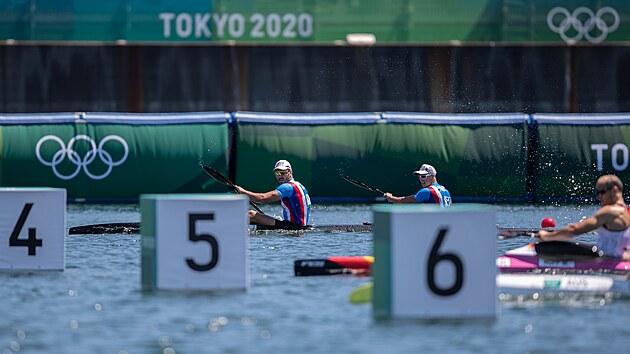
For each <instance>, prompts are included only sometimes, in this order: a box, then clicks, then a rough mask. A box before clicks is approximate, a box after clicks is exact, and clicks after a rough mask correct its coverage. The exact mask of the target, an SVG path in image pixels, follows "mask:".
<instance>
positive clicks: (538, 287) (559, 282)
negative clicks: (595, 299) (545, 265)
mask: <svg viewBox="0 0 630 354" xmlns="http://www.w3.org/2000/svg"><path fill="white" fill-rule="evenodd" d="M629 276H630V275H629V274H625V275H621V274H599V275H588V274H547V273H544V274H543V273H501V274H497V278H496V284H497V288H498V289H499V292H502V293H507V294H511V295H523V294H532V293H538V294H541V293H543V294H557V293H579V294H585V295H586V294H603V293H609V292H610V293H618V294H622V295H630V278H629Z"/></svg>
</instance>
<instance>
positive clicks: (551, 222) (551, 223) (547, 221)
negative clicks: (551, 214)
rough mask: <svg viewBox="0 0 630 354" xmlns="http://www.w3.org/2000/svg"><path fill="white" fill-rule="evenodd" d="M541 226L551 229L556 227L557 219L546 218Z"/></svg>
mask: <svg viewBox="0 0 630 354" xmlns="http://www.w3.org/2000/svg"><path fill="white" fill-rule="evenodd" d="M540 226H541V227H542V228H543V229H551V228H554V227H556V221H555V220H554V219H552V218H544V219H543V220H542V222H541V223H540Z"/></svg>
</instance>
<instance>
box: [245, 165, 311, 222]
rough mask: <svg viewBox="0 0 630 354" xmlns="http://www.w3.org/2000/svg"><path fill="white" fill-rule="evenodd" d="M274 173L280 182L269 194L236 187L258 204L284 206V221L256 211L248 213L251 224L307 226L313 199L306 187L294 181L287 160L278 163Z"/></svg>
mask: <svg viewBox="0 0 630 354" xmlns="http://www.w3.org/2000/svg"><path fill="white" fill-rule="evenodd" d="M273 172H274V174H275V175H276V180H277V181H278V184H280V185H279V186H278V188H276V189H274V190H272V191H269V192H267V193H255V192H251V191H248V190H247V189H245V188H243V187H240V186H235V189H236V191H237V192H238V193H241V194H245V195H247V196H249V199H250V200H251V201H253V202H256V203H262V204H267V203H273V202H277V201H280V204H281V205H282V217H283V220H278V219H275V218H273V217H271V216H269V215H265V214H262V213H258V212H256V211H255V210H250V211H248V215H249V222H250V223H252V224H258V225H268V226H280V225H282V226H283V227H285V228H290V227H291V226H292V225H299V226H305V225H308V220H309V216H310V212H311V199H310V198H309V196H308V191H307V190H306V188H304V186H303V185H302V184H301V183H300V182H298V181H296V180H295V179H293V169H292V168H291V164H290V163H289V161H287V160H280V161H278V162H276V164H275V166H274V168H273Z"/></svg>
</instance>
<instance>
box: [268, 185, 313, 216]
mask: <svg viewBox="0 0 630 354" xmlns="http://www.w3.org/2000/svg"><path fill="white" fill-rule="evenodd" d="M276 190H277V191H278V193H279V194H280V197H282V200H281V201H280V204H281V205H282V218H283V219H284V220H286V221H290V222H292V223H294V224H298V225H308V220H309V217H310V214H311V198H310V197H309V196H308V191H307V190H306V188H305V187H304V186H303V185H302V184H301V183H300V182H298V181H296V180H294V179H291V180H290V181H289V182H286V183H283V184H281V185H279V186H278V188H276Z"/></svg>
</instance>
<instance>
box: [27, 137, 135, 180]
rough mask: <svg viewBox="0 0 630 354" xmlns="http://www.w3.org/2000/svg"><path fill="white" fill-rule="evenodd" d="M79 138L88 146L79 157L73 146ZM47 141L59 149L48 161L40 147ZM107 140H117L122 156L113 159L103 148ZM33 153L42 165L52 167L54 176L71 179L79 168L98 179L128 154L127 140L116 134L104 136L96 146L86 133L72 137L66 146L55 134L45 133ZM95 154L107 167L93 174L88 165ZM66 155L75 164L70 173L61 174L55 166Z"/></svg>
mask: <svg viewBox="0 0 630 354" xmlns="http://www.w3.org/2000/svg"><path fill="white" fill-rule="evenodd" d="M80 140H83V141H86V142H87V143H88V144H89V148H90V149H89V150H88V152H87V153H86V154H85V155H84V156H83V157H81V155H80V154H79V153H78V152H77V151H76V150H75V147H74V145H75V143H76V142H77V141H80ZM47 141H52V142H55V143H57V144H59V149H58V150H57V151H56V152H55V153H54V155H53V157H52V159H51V160H50V161H47V160H46V159H44V158H43V157H42V154H41V147H42V145H43V144H44V143H45V142H47ZM108 141H117V142H118V143H120V144H121V145H122V147H123V149H124V154H123V156H122V157H121V158H120V159H118V160H117V161H114V159H113V158H112V155H111V154H110V153H109V152H107V150H105V149H104V148H103V147H104V145H105V143H107V142H108ZM35 154H36V155H37V159H38V160H39V162H41V163H42V164H43V165H44V166H50V167H52V170H53V172H54V173H55V176H57V177H59V178H60V179H63V180H70V179H73V178H74V177H76V176H77V175H78V174H79V172H81V169H83V171H84V172H85V174H86V175H87V176H88V177H90V178H91V179H95V180H100V179H103V178H105V177H107V176H109V174H110V173H111V172H112V168H114V167H115V166H120V165H121V164H122V163H123V162H125V160H127V156H128V155H129V145H127V142H126V141H125V140H124V139H123V138H121V137H119V136H118V135H108V136H106V137H105V138H103V140H101V142H100V143H99V144H98V146H96V142H95V141H94V140H92V138H90V137H89V136H87V135H77V136H75V137H73V138H72V139H70V141H69V142H68V146H66V144H65V143H64V142H63V140H61V139H60V138H59V137H57V136H55V135H46V136H44V137H42V138H41V139H39V141H38V142H37V145H36V146H35ZM97 156H98V158H99V159H100V160H101V161H102V162H103V164H105V165H106V166H107V169H106V170H105V172H103V173H102V174H93V173H92V172H90V170H89V169H88V165H90V164H91V163H92V162H94V160H95V159H96V157H97ZM66 157H67V158H68V161H70V162H71V163H72V164H74V165H75V166H76V168H75V169H74V171H73V172H72V173H70V174H62V173H61V172H60V171H59V169H58V167H57V166H59V164H61V163H62V162H63V161H64V160H65V158H66Z"/></svg>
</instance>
